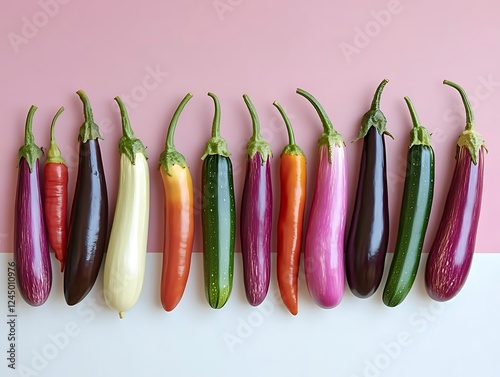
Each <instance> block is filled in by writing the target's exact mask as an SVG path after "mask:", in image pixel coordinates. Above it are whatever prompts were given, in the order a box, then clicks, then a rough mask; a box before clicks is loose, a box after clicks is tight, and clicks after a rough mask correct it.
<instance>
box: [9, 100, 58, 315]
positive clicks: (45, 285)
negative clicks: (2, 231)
mask: <svg viewBox="0 0 500 377" xmlns="http://www.w3.org/2000/svg"><path fill="white" fill-rule="evenodd" d="M36 109H37V107H36V106H31V108H30V110H29V112H28V118H27V119H26V129H25V135H24V145H23V146H22V147H21V148H20V149H19V167H18V168H19V175H18V179H17V191H16V203H15V206H16V207H15V208H16V209H15V219H14V261H15V263H16V275H17V286H18V288H19V292H20V293H21V296H22V298H23V299H24V301H26V302H27V303H28V304H29V305H32V306H40V305H42V304H43V303H44V302H45V301H46V300H47V298H48V297H49V293H50V289H51V288H52V266H51V264H50V254H49V244H48V240H47V229H46V226H45V219H44V216H43V207H42V195H41V189H40V160H39V158H40V155H41V150H40V148H39V147H38V146H37V145H36V144H35V138H34V137H33V132H32V128H31V126H32V123H33V115H34V114H35V111H36Z"/></svg>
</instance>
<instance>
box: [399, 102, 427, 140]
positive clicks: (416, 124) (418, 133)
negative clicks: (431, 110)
mask: <svg viewBox="0 0 500 377" xmlns="http://www.w3.org/2000/svg"><path fill="white" fill-rule="evenodd" d="M405 101H406V104H407V105H408V110H409V111H410V116H411V121H412V123H413V127H412V129H411V131H410V148H411V147H413V146H414V145H426V146H429V147H430V146H431V135H430V134H429V131H427V128H425V127H424V126H422V124H421V123H420V120H419V119H418V115H417V112H416V111H415V108H414V107H413V104H412V103H411V101H410V99H409V98H408V97H405Z"/></svg>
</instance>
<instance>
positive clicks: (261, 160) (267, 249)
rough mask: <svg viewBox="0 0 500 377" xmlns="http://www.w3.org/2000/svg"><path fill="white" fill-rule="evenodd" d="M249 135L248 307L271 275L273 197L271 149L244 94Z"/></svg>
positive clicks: (244, 234) (245, 213) (245, 203)
mask: <svg viewBox="0 0 500 377" xmlns="http://www.w3.org/2000/svg"><path fill="white" fill-rule="evenodd" d="M243 99H244V100H245V103H246V105H247V107H248V110H249V111H250V115H251V118H252V127H253V134H252V137H251V138H250V140H249V142H248V144H247V158H248V162H247V171H246V176H245V184H244V186H243V196H242V199H241V221H240V226H241V228H240V230H241V233H240V236H241V253H242V256H243V275H244V281H245V292H246V296H247V300H248V302H249V303H250V305H253V306H257V305H259V304H261V303H262V301H264V299H265V298H266V295H267V291H268V289H269V280H270V275H271V228H272V215H273V209H272V207H273V195H272V186H271V157H272V152H271V147H270V146H269V144H268V143H267V142H266V141H265V140H264V139H263V138H262V135H261V133H260V124H259V118H258V116H257V112H256V111H255V108H254V106H253V104H252V102H251V101H250V98H249V97H248V96H247V95H246V94H245V95H243Z"/></svg>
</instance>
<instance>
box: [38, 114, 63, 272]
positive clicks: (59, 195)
mask: <svg viewBox="0 0 500 377" xmlns="http://www.w3.org/2000/svg"><path fill="white" fill-rule="evenodd" d="M63 111H64V107H61V108H60V109H59V111H58V112H57V113H56V115H55V116H54V119H53V120H52V125H51V127H50V147H49V151H48V152H47V161H45V167H44V169H43V176H44V193H45V196H44V206H43V208H44V212H45V222H46V224H47V234H48V237H49V244H50V246H51V247H52V250H54V254H55V256H56V259H57V260H58V261H59V262H61V272H62V271H63V270H64V257H65V255H66V246H67V240H68V229H67V225H66V221H67V219H66V216H67V207H68V167H67V166H66V162H65V161H64V158H63V157H62V155H61V151H60V150H59V148H58V146H57V144H56V139H55V132H54V131H55V124H56V121H57V118H58V117H59V115H61V113H62V112H63Z"/></svg>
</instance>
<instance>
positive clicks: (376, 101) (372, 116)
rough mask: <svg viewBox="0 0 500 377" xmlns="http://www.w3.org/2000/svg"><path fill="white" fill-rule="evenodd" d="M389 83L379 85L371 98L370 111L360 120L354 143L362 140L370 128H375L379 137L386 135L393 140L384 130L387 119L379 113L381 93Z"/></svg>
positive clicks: (385, 81)
mask: <svg viewBox="0 0 500 377" xmlns="http://www.w3.org/2000/svg"><path fill="white" fill-rule="evenodd" d="M388 82H389V80H387V79H384V80H382V82H381V83H380V84H379V86H378V88H377V90H376V91H375V94H374V96H373V100H372V105H371V107H370V110H368V111H367V112H366V113H365V115H363V119H362V120H361V128H360V129H359V134H358V137H357V138H356V139H355V140H354V141H358V140H359V139H363V138H364V137H365V136H366V134H367V133H368V131H369V130H370V128H372V127H375V128H376V130H377V131H378V133H379V134H380V135H387V136H389V137H391V138H392V139H394V137H393V136H392V135H391V134H390V132H389V131H387V129H386V125H387V119H386V118H385V115H384V113H382V111H380V97H381V96H382V91H383V90H384V87H385V85H386V84H387V83H388Z"/></svg>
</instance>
